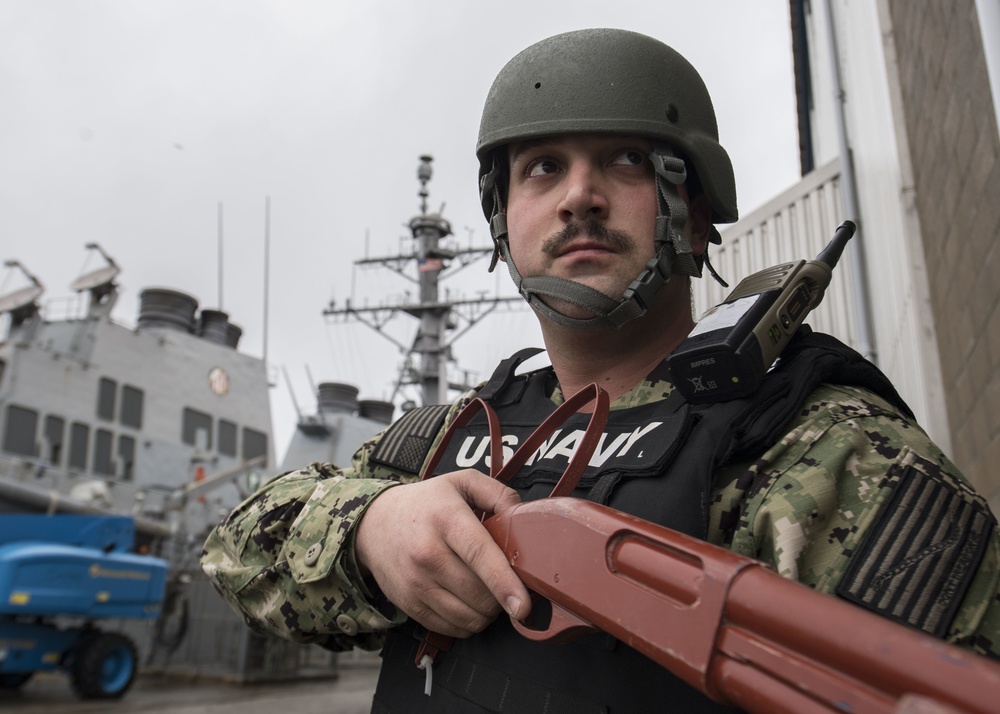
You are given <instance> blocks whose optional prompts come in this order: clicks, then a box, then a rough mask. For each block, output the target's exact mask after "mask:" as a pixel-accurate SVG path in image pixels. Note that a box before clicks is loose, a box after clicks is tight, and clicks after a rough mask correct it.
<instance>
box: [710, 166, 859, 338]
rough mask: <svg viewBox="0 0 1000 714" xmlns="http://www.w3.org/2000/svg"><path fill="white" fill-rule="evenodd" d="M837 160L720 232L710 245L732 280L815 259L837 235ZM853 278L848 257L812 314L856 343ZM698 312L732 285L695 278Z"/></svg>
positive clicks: (817, 323) (818, 323)
mask: <svg viewBox="0 0 1000 714" xmlns="http://www.w3.org/2000/svg"><path fill="white" fill-rule="evenodd" d="M838 176H839V173H838V167H837V162H835V161H834V162H830V163H828V164H827V165H826V166H824V167H822V168H821V169H819V170H817V171H814V172H812V173H811V174H809V175H808V176H807V177H806V178H805V179H803V180H802V181H801V182H799V183H798V184H796V185H795V186H794V187H792V188H791V189H790V190H789V191H786V192H785V193H783V194H781V195H780V196H778V197H776V198H775V199H773V200H772V201H771V202H769V203H768V204H766V205H765V206H762V207H761V208H760V209H758V210H756V211H754V212H753V213H752V214H750V215H749V216H747V217H746V218H744V219H742V220H741V221H739V222H738V223H734V224H733V225H732V226H730V227H728V228H727V229H726V230H724V231H723V232H722V245H721V246H713V247H712V253H711V256H712V265H714V266H715V268H716V270H717V271H718V272H719V274H720V275H722V276H723V277H724V278H725V279H726V280H727V281H728V282H729V283H730V285H731V286H734V285H735V284H736V283H738V282H739V281H740V280H742V279H743V278H744V277H746V276H747V275H750V274H751V273H754V272H756V271H758V270H761V269H763V268H766V267H769V266H771V265H777V264H779V263H788V262H792V261H796V260H800V259H806V260H811V259H812V258H815V257H816V255H817V254H818V253H819V252H820V251H821V250H822V249H823V247H824V246H825V245H826V244H827V243H828V242H829V240H830V238H832V237H833V233H834V231H835V230H836V229H837V226H839V225H840V223H841V222H842V219H841V218H840V217H841V216H842V215H843V209H842V208H841V199H840V184H839V182H838ZM852 278H853V276H852V268H851V266H850V264H849V261H848V260H847V259H846V258H844V259H842V260H841V263H840V265H838V267H837V269H836V270H835V271H834V274H833V281H832V283H831V284H830V287H829V288H828V289H827V294H826V297H825V298H824V300H823V302H822V304H821V305H820V306H819V307H818V308H817V309H816V310H815V311H814V312H813V314H812V315H811V316H810V317H809V318H808V322H809V324H810V325H812V326H813V328H814V329H817V330H822V331H823V332H829V333H831V334H833V335H836V336H837V337H839V338H840V339H842V340H843V341H844V342H846V343H848V344H850V345H852V346H853V345H856V343H857V335H856V332H855V320H854V318H853V314H854V307H855V306H854V300H853V292H852V291H851V289H850V282H849V280H851V279H852ZM693 286H694V304H695V314H696V315H701V314H702V313H703V312H704V311H705V310H707V309H708V308H710V307H712V306H713V305H716V304H718V303H720V302H722V301H723V300H724V299H725V297H726V295H727V294H728V293H729V290H728V289H726V288H723V287H722V286H721V285H719V284H718V283H716V282H715V281H714V280H712V279H711V278H710V277H707V275H706V278H705V279H703V280H695V281H693Z"/></svg>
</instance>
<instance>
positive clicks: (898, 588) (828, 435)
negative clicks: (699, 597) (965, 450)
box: [710, 385, 1000, 657]
mask: <svg viewBox="0 0 1000 714" xmlns="http://www.w3.org/2000/svg"><path fill="white" fill-rule="evenodd" d="M710 540H712V541H713V542H715V543H717V544H721V545H726V546H728V547H729V548H731V549H732V550H734V551H736V552H739V553H741V554H743V555H747V556H750V557H753V558H758V559H760V560H762V561H764V562H766V563H768V564H770V565H771V566H773V567H774V568H775V570H777V572H779V573H780V574H781V575H783V576H785V577H788V578H791V579H795V580H798V581H800V582H802V583H804V584H806V585H808V586H810V587H812V588H814V589H816V590H819V591H820V592H825V593H828V594H834V595H837V596H839V597H841V598H844V599H847V600H849V601H852V602H855V603H856V604H858V605H861V606H863V607H866V608H868V609H870V610H873V611H875V612H878V613H879V614H882V615H884V616H886V617H889V618H890V619H893V620H895V621H897V622H901V623H904V624H907V625H911V626H913V627H917V628H919V629H922V630H924V631H926V632H929V633H931V634H934V635H936V636H939V637H942V638H945V639H947V640H948V641H950V642H953V643H956V644H959V645H962V646H965V647H968V648H970V649H973V650H975V651H977V652H980V653H981V654H987V655H990V656H993V657H1000V604H998V600H997V595H998V583H1000V531H998V529H997V523H996V519H995V518H994V517H993V515H992V514H991V513H990V511H989V507H988V506H987V505H986V503H985V501H984V500H983V499H982V498H981V497H980V496H979V495H977V494H976V493H975V491H974V490H973V489H972V488H971V487H970V486H969V485H968V483H967V482H966V481H965V479H964V477H963V476H962V475H961V474H960V473H959V471H958V469H957V468H956V467H955V466H954V465H953V464H952V463H951V462H950V461H949V460H948V459H947V457H945V456H944V455H943V454H942V453H941V451H940V449H938V447H937V446H936V445H935V444H934V443H933V442H932V441H931V440H930V438H929V437H928V436H927V435H926V434H925V433H924V432H923V430H922V429H920V427H918V426H917V425H916V424H915V423H914V422H912V421H910V420H908V419H906V418H905V417H903V416H902V415H900V414H899V413H898V412H897V411H896V410H894V409H893V408H892V407H891V406H890V405H888V404H887V403H885V402H884V401H882V400H881V399H879V398H878V397H876V396H875V395H873V394H871V393H870V392H867V391H865V390H861V389H855V388H850V387H832V386H829V385H824V386H822V387H820V388H819V389H817V390H816V391H815V392H814V393H813V394H812V395H811V396H810V399H809V400H808V401H807V403H806V404H805V405H804V406H803V409H802V411H801V412H800V416H799V417H798V418H797V419H796V420H795V421H794V422H793V423H792V425H791V427H790V430H789V432H788V433H787V434H786V436H785V437H784V438H782V439H781V440H780V442H779V443H777V444H776V445H775V446H774V447H772V448H771V449H769V450H768V451H767V452H766V453H764V454H763V455H762V456H761V457H760V458H759V459H758V460H757V461H755V462H753V463H751V464H737V465H733V466H730V467H727V468H726V469H725V470H724V471H723V472H722V473H720V474H719V475H718V478H717V480H716V491H715V494H714V501H713V512H712V527H711V532H710Z"/></svg>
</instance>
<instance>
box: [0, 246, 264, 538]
mask: <svg viewBox="0 0 1000 714" xmlns="http://www.w3.org/2000/svg"><path fill="white" fill-rule="evenodd" d="M88 248H91V249H93V250H96V251H97V252H99V253H100V254H101V255H102V256H103V257H104V259H105V262H106V263H107V265H105V266H104V267H101V268H99V269H97V270H94V271H92V272H89V273H87V274H85V275H83V276H81V277H80V278H79V279H77V280H76V281H75V282H74V283H73V285H72V286H71V287H72V289H73V290H75V291H76V292H78V293H80V294H85V295H86V298H87V306H86V309H85V311H83V313H82V314H81V315H78V316H72V317H67V318H65V319H47V316H46V314H45V311H44V310H43V309H42V308H41V306H40V304H39V299H40V297H41V295H42V292H43V287H42V284H41V282H40V281H39V280H38V279H37V278H35V277H34V276H33V275H32V274H31V273H29V272H28V271H27V270H26V269H25V268H24V267H23V266H20V265H19V264H18V263H16V262H14V261H8V263H7V267H8V270H18V269H20V270H21V271H22V272H23V273H24V275H25V276H26V277H27V278H28V280H29V281H30V285H28V286H27V287H25V288H22V289H20V290H16V291H14V292H12V293H9V294H8V295H6V296H0V312H2V313H3V315H4V317H5V318H6V322H7V329H6V334H5V335H4V338H3V342H2V343H0V511H8V512H10V511H20V512H23V511H59V510H64V511H80V510H97V511H109V512H125V513H130V514H132V515H134V516H136V517H137V530H138V531H139V532H140V533H145V534H146V535H147V536H153V537H156V536H165V535H168V534H177V533H178V532H182V533H186V534H189V535H192V536H195V535H199V534H201V533H203V532H204V530H205V529H206V528H207V527H209V526H210V525H213V524H214V523H215V522H217V521H218V519H219V517H220V513H223V512H224V511H225V510H227V509H229V508H231V507H232V506H233V505H235V503H236V502H237V500H238V498H239V497H240V496H241V495H242V494H244V493H246V491H247V488H248V487H249V486H250V485H252V483H247V481H248V480H250V478H251V475H252V472H253V470H254V469H260V470H261V471H268V470H269V467H270V466H271V465H272V463H273V457H272V455H271V452H272V450H273V449H272V445H271V444H272V436H271V416H270V406H269V398H268V379H267V372H266V368H265V364H264V362H263V361H262V360H261V359H259V358H256V357H253V356H250V355H247V354H243V353H241V352H239V351H238V350H237V346H238V342H239V338H240V336H241V334H242V330H241V328H239V327H238V326H236V325H234V324H233V323H231V322H230V321H229V318H228V315H227V314H226V313H224V312H221V311H218V310H210V309H202V310H200V311H199V309H198V302H197V300H196V299H195V298H193V297H192V296H190V295H187V294H184V293H181V292H177V291H174V290H168V289H163V288H151V289H146V290H144V291H143V292H142V293H141V294H140V308H139V315H138V321H137V323H136V325H135V327H134V328H132V327H128V326H125V325H123V324H120V323H118V322H116V321H115V320H113V319H112V318H111V310H112V308H113V307H114V304H115V302H116V299H117V296H118V286H117V283H116V282H115V280H116V277H117V275H118V272H119V268H118V266H117V265H116V264H115V263H114V261H113V260H112V259H111V258H110V257H109V256H107V255H106V254H105V253H104V252H103V251H102V250H101V249H100V247H99V246H97V245H96V244H90V245H88Z"/></svg>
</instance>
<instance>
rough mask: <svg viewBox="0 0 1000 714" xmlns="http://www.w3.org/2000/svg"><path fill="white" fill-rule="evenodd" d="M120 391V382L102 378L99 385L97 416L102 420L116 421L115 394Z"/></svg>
mask: <svg viewBox="0 0 1000 714" xmlns="http://www.w3.org/2000/svg"><path fill="white" fill-rule="evenodd" d="M117 391H118V382H116V381H114V380H113V379H108V378H107V377H101V381H100V382H98V383H97V416H99V417H100V418H101V419H107V420H108V421H114V418H115V393H116V392H117Z"/></svg>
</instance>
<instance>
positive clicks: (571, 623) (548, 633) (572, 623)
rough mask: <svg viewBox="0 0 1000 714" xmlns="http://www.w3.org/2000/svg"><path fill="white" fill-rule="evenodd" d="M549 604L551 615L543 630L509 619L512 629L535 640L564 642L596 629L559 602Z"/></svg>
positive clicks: (596, 629)
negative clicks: (550, 605)
mask: <svg viewBox="0 0 1000 714" xmlns="http://www.w3.org/2000/svg"><path fill="white" fill-rule="evenodd" d="M550 602H551V601H550ZM551 604H552V617H551V618H550V619H549V624H548V626H547V627H546V628H545V629H544V630H539V629H535V628H532V627H531V626H530V625H529V624H528V623H526V622H521V621H519V620H514V619H511V622H512V623H513V625H514V629H515V630H517V631H518V632H519V633H521V635H522V636H523V637H527V638H528V639H529V640H534V641H536V642H565V641H567V640H571V639H573V638H574V637H578V636H579V635H582V634H585V633H587V632H597V631H598V628H597V627H595V626H594V625H592V624H591V623H589V622H587V621H586V620H584V619H583V618H581V617H578V616H577V615H574V614H573V613H572V612H570V611H569V610H567V609H565V608H564V607H562V606H561V605H560V604H559V603H556V602H552V603H551Z"/></svg>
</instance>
